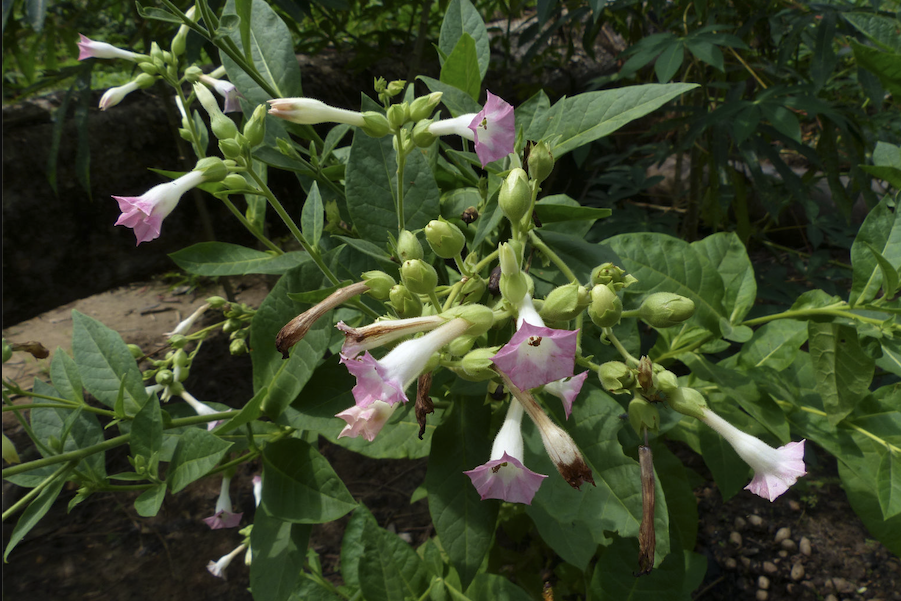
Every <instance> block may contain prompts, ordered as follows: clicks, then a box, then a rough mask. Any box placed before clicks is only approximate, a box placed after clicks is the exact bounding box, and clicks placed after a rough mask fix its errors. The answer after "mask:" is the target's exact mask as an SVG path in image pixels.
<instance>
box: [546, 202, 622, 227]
mask: <svg viewBox="0 0 901 601" xmlns="http://www.w3.org/2000/svg"><path fill="white" fill-rule="evenodd" d="M556 196H562V195H556ZM611 213H613V211H612V210H610V209H600V208H597V207H582V206H572V205H569V204H562V203H558V202H555V197H554V196H549V197H546V198H542V199H541V200H540V201H538V202H537V203H535V214H536V215H537V216H538V219H540V220H541V223H542V224H547V223H558V222H560V221H583V220H584V221H594V220H595V219H602V218H604V217H609V216H610V215H611Z"/></svg>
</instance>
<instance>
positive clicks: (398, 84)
mask: <svg viewBox="0 0 901 601" xmlns="http://www.w3.org/2000/svg"><path fill="white" fill-rule="evenodd" d="M406 85H407V81H406V80H404V79H395V80H394V81H392V82H391V83H389V84H388V87H387V88H385V91H386V92H387V93H388V95H389V96H397V95H398V94H400V93H401V92H403V91H404V86H406Z"/></svg>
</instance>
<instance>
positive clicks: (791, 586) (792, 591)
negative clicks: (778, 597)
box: [785, 582, 798, 595]
mask: <svg viewBox="0 0 901 601" xmlns="http://www.w3.org/2000/svg"><path fill="white" fill-rule="evenodd" d="M785 590H786V591H787V592H788V594H789V595H795V594H797V590H798V587H797V585H795V583H794V582H789V583H788V584H786V585H785Z"/></svg>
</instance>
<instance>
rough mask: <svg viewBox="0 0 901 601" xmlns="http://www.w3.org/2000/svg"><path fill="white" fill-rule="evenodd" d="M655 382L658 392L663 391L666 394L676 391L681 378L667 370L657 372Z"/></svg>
mask: <svg viewBox="0 0 901 601" xmlns="http://www.w3.org/2000/svg"><path fill="white" fill-rule="evenodd" d="M655 366H656V364H655ZM653 382H654V388H656V389H657V391H658V392H662V393H663V394H665V395H670V394H672V393H673V392H675V390H676V389H677V388H679V379H678V378H677V377H676V374H674V373H673V372H671V371H667V370H663V371H661V372H659V373H655V374H654V376H653Z"/></svg>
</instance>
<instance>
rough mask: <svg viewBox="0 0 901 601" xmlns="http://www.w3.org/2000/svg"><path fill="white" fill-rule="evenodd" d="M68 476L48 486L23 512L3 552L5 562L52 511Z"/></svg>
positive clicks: (65, 473)
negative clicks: (51, 508)
mask: <svg viewBox="0 0 901 601" xmlns="http://www.w3.org/2000/svg"><path fill="white" fill-rule="evenodd" d="M67 475H68V471H66V472H63V473H62V474H60V476H58V477H57V478H56V479H55V480H54V481H53V482H51V483H50V484H49V485H47V487H46V488H44V490H42V491H41V492H40V493H39V494H38V496H37V497H36V498H35V500H34V501H32V502H31V504H30V505H29V506H28V507H26V508H25V511H23V512H22V516H21V517H20V518H19V521H18V522H16V527H15V528H13V531H12V534H11V535H10V537H9V542H8V543H6V550H5V551H4V552H3V561H6V560H7V558H9V554H10V553H11V552H12V550H13V549H15V548H16V545H18V544H19V543H20V542H21V541H22V539H23V538H25V535H26V534H28V533H29V532H30V531H31V529H32V528H34V527H35V526H36V525H37V523H38V522H39V521H41V518H42V517H44V516H45V515H46V514H47V512H48V511H50V507H51V506H52V505H53V502H54V501H56V497H58V496H59V493H60V491H61V490H62V489H63V485H64V484H65V483H66V477H67Z"/></svg>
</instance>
